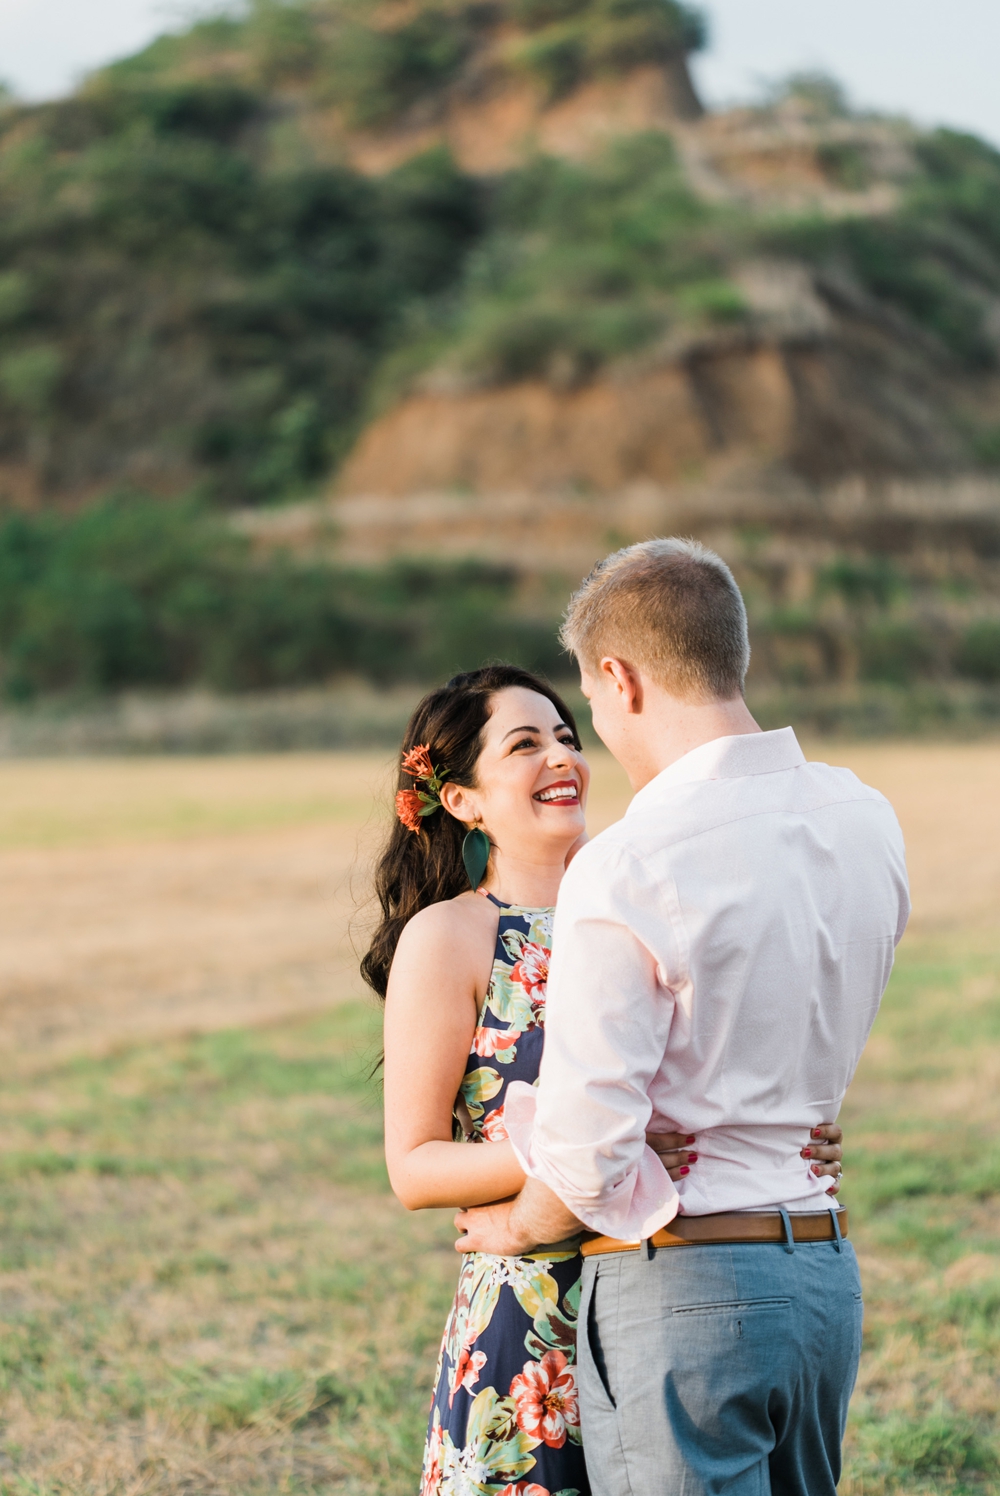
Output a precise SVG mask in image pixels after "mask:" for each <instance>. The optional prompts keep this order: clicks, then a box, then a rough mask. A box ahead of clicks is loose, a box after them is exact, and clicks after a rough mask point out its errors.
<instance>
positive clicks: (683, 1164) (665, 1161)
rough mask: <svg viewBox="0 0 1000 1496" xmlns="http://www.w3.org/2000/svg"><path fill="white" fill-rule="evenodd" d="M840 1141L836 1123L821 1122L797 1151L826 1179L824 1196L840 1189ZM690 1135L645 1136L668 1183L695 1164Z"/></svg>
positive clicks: (817, 1173)
mask: <svg viewBox="0 0 1000 1496" xmlns="http://www.w3.org/2000/svg"><path fill="white" fill-rule="evenodd" d="M843 1139H844V1133H843V1130H842V1129H841V1128H840V1127H838V1126H837V1124H836V1122H824V1123H822V1124H821V1125H820V1126H819V1127H814V1128H813V1130H812V1132H811V1133H810V1134H809V1142H808V1143H807V1144H806V1146H805V1147H804V1148H803V1149H801V1156H802V1157H803V1158H808V1159H811V1160H812V1163H811V1168H812V1171H813V1173H814V1174H815V1175H816V1177H817V1178H818V1179H819V1178H829V1179H830V1184H829V1186H828V1188H827V1191H826V1192H827V1194H828V1195H835V1194H836V1193H837V1191H838V1190H839V1189H840V1178H841V1175H842V1174H843V1172H844V1171H843V1168H842V1167H841V1160H842V1158H843V1156H844V1150H843V1148H842V1147H841V1144H842V1142H843ZM696 1141H697V1139H696V1138H695V1135H694V1133H692V1132H689V1133H683V1132H647V1134H646V1142H647V1143H648V1144H649V1146H650V1148H652V1150H653V1152H654V1153H657V1154H659V1158H660V1162H661V1164H662V1165H663V1167H664V1168H665V1169H666V1171H667V1173H668V1174H669V1175H670V1177H671V1179H683V1177H684V1175H685V1174H690V1172H691V1169H692V1166H693V1165H694V1164H696V1163H697V1162H698V1155H697V1153H696V1152H695V1151H694V1150H693V1149H692V1148H691V1144H692V1143H694V1142H696Z"/></svg>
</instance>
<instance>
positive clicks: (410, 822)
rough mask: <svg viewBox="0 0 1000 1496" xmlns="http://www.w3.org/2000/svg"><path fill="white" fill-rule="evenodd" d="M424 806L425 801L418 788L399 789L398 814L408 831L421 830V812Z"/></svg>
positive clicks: (397, 799) (397, 795)
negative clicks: (417, 790) (418, 792)
mask: <svg viewBox="0 0 1000 1496" xmlns="http://www.w3.org/2000/svg"><path fill="white" fill-rule="evenodd" d="M423 808H424V802H423V801H422V800H421V798H420V796H419V795H418V794H417V792H416V790H397V792H396V814H397V815H398V817H399V819H400V820H401V821H402V823H403V825H404V826H405V827H406V829H407V831H419V830H420V812H421V811H422V810H423Z"/></svg>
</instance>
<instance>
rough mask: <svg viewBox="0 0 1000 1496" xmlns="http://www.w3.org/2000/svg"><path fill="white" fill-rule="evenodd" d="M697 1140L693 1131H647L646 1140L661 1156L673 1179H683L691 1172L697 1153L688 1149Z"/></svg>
mask: <svg viewBox="0 0 1000 1496" xmlns="http://www.w3.org/2000/svg"><path fill="white" fill-rule="evenodd" d="M694 1140H695V1138H694V1133H693V1132H647V1134H646V1142H647V1143H648V1144H649V1146H650V1148H652V1150H653V1152H654V1153H658V1154H659V1156H660V1163H661V1164H662V1165H663V1167H664V1168H665V1169H666V1171H667V1173H668V1174H669V1175H670V1177H671V1179H682V1178H683V1176H684V1175H685V1174H690V1172H691V1165H692V1164H694V1163H697V1161H698V1155H697V1153H691V1152H689V1150H688V1144H689V1143H693V1142H694Z"/></svg>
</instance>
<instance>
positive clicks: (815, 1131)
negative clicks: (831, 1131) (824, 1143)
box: [809, 1127, 823, 1138]
mask: <svg viewBox="0 0 1000 1496" xmlns="http://www.w3.org/2000/svg"><path fill="white" fill-rule="evenodd" d="M809 1136H810V1137H811V1138H821V1137H822V1136H823V1129H822V1128H821V1127H814V1128H813V1130H812V1132H811V1133H810V1134H809Z"/></svg>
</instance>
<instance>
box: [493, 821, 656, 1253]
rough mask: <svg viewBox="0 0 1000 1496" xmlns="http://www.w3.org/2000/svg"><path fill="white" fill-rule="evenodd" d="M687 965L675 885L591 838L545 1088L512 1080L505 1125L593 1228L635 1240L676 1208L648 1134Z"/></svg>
mask: <svg viewBox="0 0 1000 1496" xmlns="http://www.w3.org/2000/svg"><path fill="white" fill-rule="evenodd" d="M665 914H666V916H667V918H665V917H664V916H665ZM675 916H676V917H675ZM683 967H684V951H683V927H682V924H681V921H680V918H679V915H677V901H676V892H675V891H674V890H673V889H672V888H671V887H664V885H663V882H662V880H658V882H657V884H656V886H655V887H651V886H650V884H649V879H648V877H644V876H643V869H642V867H641V864H640V863H638V862H637V861H636V859H634V858H632V857H631V856H630V855H629V854H627V853H626V852H625V851H624V850H623V849H621V848H620V847H610V848H609V847H602V845H601V843H600V841H597V842H594V843H591V844H590V845H589V846H587V847H585V848H584V849H583V850H582V851H581V852H580V854H579V855H578V856H577V857H576V858H575V859H574V861H573V863H572V864H571V866H570V868H569V869H568V871H567V873H566V877H565V879H564V881H563V886H562V888H561V890H560V894H559V903H558V906H557V909H556V917H555V924H554V928H553V941H552V962H551V967H550V972H549V983H548V995H547V1001H546V1015H545V1048H544V1053H543V1056H542V1064H541V1071H540V1075H539V1079H538V1083H537V1087H536V1088H533V1087H531V1086H528V1085H525V1084H524V1083H523V1082H522V1083H517V1082H515V1083H512V1084H511V1086H510V1087H509V1088H508V1093H507V1101H506V1106H505V1123H506V1127H507V1132H508V1135H509V1136H510V1139H511V1142H512V1143H513V1146H514V1149H515V1151H516V1153H517V1155H518V1158H519V1160H520V1162H521V1165H522V1167H523V1168H524V1169H525V1171H526V1172H527V1173H528V1174H529V1175H531V1176H532V1177H533V1178H535V1179H538V1180H540V1181H541V1182H542V1183H544V1184H546V1185H548V1187H549V1188H550V1189H552V1190H553V1191H554V1192H555V1194H556V1195H558V1196H559V1198H560V1200H562V1202H563V1204H564V1205H566V1206H567V1207H568V1209H570V1210H571V1211H572V1212H573V1214H574V1215H575V1216H576V1217H577V1218H578V1219H579V1220H581V1221H582V1222H583V1223H584V1225H585V1226H588V1227H589V1228H590V1229H591V1230H594V1231H599V1232H602V1233H604V1234H606V1235H609V1236H616V1237H620V1238H623V1239H625V1240H628V1241H639V1240H642V1239H643V1238H645V1237H647V1236H650V1235H651V1234H652V1233H653V1232H654V1231H656V1230H657V1229H658V1228H659V1227H660V1226H663V1225H665V1224H666V1223H667V1222H668V1221H671V1220H673V1218H674V1216H675V1215H676V1213H677V1208H678V1203H679V1201H678V1196H677V1191H676V1190H675V1188H674V1186H673V1183H672V1181H671V1179H670V1176H669V1175H668V1174H667V1172H666V1170H665V1169H664V1167H663V1165H662V1164H661V1162H660V1160H659V1158H658V1156H657V1155H656V1154H655V1153H654V1152H653V1151H652V1149H651V1148H649V1147H648V1146H647V1145H646V1139H645V1133H646V1127H647V1125H648V1123H649V1119H650V1115H651V1106H650V1102H649V1098H648V1090H649V1086H650V1082H651V1081H652V1079H653V1077H654V1076H655V1075H656V1073H657V1071H658V1069H659V1067H660V1064H661V1062H662V1059H663V1054H664V1050H665V1048H666V1043H667V1037H668V1034H669V1031H670V1026H671V1023H672V1021H673V1019H674V1014H675V1003H674V996H673V991H672V983H673V982H674V981H676V980H682V979H683Z"/></svg>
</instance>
